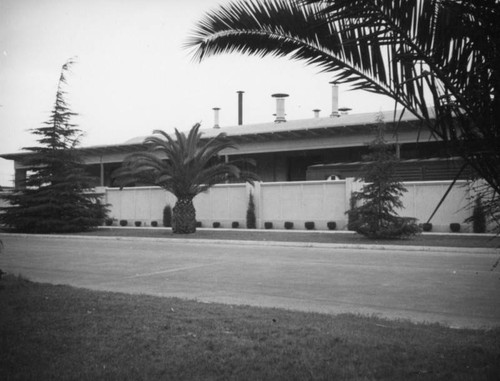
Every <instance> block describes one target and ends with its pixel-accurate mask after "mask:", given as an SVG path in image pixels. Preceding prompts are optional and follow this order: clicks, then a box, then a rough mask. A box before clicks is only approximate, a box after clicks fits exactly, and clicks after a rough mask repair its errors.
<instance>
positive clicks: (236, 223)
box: [231, 221, 240, 229]
mask: <svg viewBox="0 0 500 381" xmlns="http://www.w3.org/2000/svg"><path fill="white" fill-rule="evenodd" d="M231 227H232V228H233V229H238V228H239V227H240V223H239V222H238V221H233V223H232V224H231Z"/></svg>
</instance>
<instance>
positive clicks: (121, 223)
mask: <svg viewBox="0 0 500 381" xmlns="http://www.w3.org/2000/svg"><path fill="white" fill-rule="evenodd" d="M127 224H128V221H127V220H120V226H127Z"/></svg>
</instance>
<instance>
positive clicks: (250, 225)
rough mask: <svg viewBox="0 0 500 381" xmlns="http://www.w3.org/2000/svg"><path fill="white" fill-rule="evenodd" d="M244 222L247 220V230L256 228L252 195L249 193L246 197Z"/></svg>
mask: <svg viewBox="0 0 500 381" xmlns="http://www.w3.org/2000/svg"><path fill="white" fill-rule="evenodd" d="M246 220H247V229H255V228H256V227H257V218H256V216H255V203H254V201H253V194H252V193H250V195H249V197H248V208H247V216H246Z"/></svg>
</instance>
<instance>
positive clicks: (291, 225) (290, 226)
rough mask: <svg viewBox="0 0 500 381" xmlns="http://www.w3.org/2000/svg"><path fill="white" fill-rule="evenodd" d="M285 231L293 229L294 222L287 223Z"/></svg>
mask: <svg viewBox="0 0 500 381" xmlns="http://www.w3.org/2000/svg"><path fill="white" fill-rule="evenodd" d="M285 229H288V230H290V229H293V222H290V221H286V222H285Z"/></svg>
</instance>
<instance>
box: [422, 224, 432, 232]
mask: <svg viewBox="0 0 500 381" xmlns="http://www.w3.org/2000/svg"><path fill="white" fill-rule="evenodd" d="M422 230H423V231H424V232H430V231H431V230H432V224H431V223H430V222H425V223H423V224H422Z"/></svg>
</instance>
